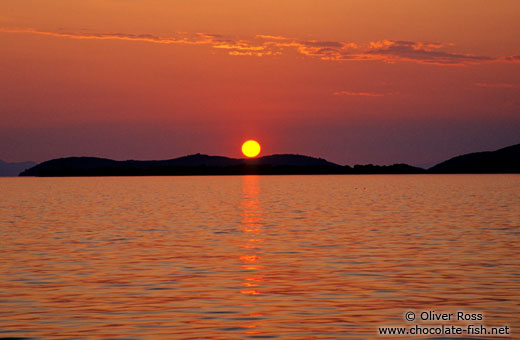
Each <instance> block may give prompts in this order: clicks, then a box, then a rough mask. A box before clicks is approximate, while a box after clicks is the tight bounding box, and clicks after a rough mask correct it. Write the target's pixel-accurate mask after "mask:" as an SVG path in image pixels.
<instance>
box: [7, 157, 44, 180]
mask: <svg viewBox="0 0 520 340" xmlns="http://www.w3.org/2000/svg"><path fill="white" fill-rule="evenodd" d="M35 165H36V163H35V162H18V163H8V162H4V161H2V160H0V177H5V176H18V175H19V174H20V172H22V171H24V170H25V169H29V168H32V167H33V166H35Z"/></svg>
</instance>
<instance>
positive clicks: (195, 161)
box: [20, 154, 344, 177]
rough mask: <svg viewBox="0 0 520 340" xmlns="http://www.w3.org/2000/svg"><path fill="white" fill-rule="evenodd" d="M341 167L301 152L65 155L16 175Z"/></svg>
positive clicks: (266, 171)
mask: <svg viewBox="0 0 520 340" xmlns="http://www.w3.org/2000/svg"><path fill="white" fill-rule="evenodd" d="M343 169H344V168H343V167H342V166H340V165H338V164H334V163H331V162H328V161H326V160H324V159H320V158H314V157H308V156H301V155H271V156H264V157H259V158H253V159H236V158H228V157H222V156H208V155H201V154H196V155H189V156H184V157H180V158H175V159H169V160H161V161H135V160H128V161H115V160H111V159H106V158H96V157H68V158H59V159H53V160H50V161H46V162H43V163H41V164H38V165H37V166H35V167H33V168H31V169H28V170H26V171H24V172H23V173H21V174H20V176H45V177H47V176H49V177H53V176H160V175H238V174H313V173H314V174H325V173H342V171H343Z"/></svg>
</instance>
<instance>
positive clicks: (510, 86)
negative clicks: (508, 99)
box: [475, 83, 518, 88]
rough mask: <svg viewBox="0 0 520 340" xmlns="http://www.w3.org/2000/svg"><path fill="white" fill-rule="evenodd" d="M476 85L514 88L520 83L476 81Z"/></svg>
mask: <svg viewBox="0 0 520 340" xmlns="http://www.w3.org/2000/svg"><path fill="white" fill-rule="evenodd" d="M475 86H478V87H491V88H513V87H518V85H515V84H507V83H475Z"/></svg>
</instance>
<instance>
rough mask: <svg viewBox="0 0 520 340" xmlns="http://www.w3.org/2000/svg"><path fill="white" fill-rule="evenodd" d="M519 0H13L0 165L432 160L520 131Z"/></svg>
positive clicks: (492, 144)
mask: <svg viewBox="0 0 520 340" xmlns="http://www.w3.org/2000/svg"><path fill="white" fill-rule="evenodd" d="M518 18H520V2H518V1H502V0H494V1H492V2H490V1H486V0H471V1H456V0H455V1H454V0H452V1H442V0H437V1H417V0H410V1H403V0H388V1H385V0H378V1H370V0H363V1H350V0H335V1H333V0H328V1H327V0H324V1H319V2H317V1H302V0H299V1H280V0H277V1H274V0H272V1H256V2H247V1H243V0H242V1H229V0H222V1H213V0H212V1H209V0H207V1H201V0H190V1H181V0H147V1H144V0H128V1H123V0H81V1H79V0H78V1H76V0H66V1H65V0H48V1H37V0H32V1H29V0H3V1H2V2H0V46H1V47H2V53H1V54H0V70H1V71H0V74H1V77H0V117H1V121H2V124H1V125H0V159H3V160H6V161H22V160H35V161H43V160H47V159H50V158H55V157H64V156H72V155H76V156H78V155H89V156H100V157H110V158H114V159H128V158H133V159H165V158H173V157H179V156H182V155H186V154H190V153H197V152H200V153H207V154H217V155H224V156H230V157H240V156H241V153H240V144H241V142H242V141H243V140H245V139H249V138H255V139H258V140H259V141H260V142H261V143H262V153H263V154H272V153H300V154H306V155H311V156H318V157H323V158H326V159H328V160H331V161H334V162H338V163H341V164H351V165H352V164H355V163H375V164H389V163H395V162H406V163H410V164H417V165H429V164H431V163H435V162H436V161H440V160H443V159H445V158H447V157H451V156H454V155H457V154H460V153H465V152H471V151H480V150H492V149H496V148H500V147H503V146H507V145H510V144H514V143H519V142H520V137H519V136H520V99H519V98H520V38H519V35H518V32H520V20H518Z"/></svg>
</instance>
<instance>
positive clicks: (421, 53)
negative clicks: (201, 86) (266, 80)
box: [0, 28, 520, 65]
mask: <svg viewBox="0 0 520 340" xmlns="http://www.w3.org/2000/svg"><path fill="white" fill-rule="evenodd" d="M0 32H4V33H24V34H36V35H44V36H52V37H61V38H69V39H91V40H122V41H135V42H145V43H155V44H177V45H207V46H209V47H211V48H215V49H221V50H226V51H227V53H228V54H230V55H236V56H258V57H261V56H269V55H280V54H284V53H286V52H287V51H290V50H293V51H296V52H297V53H299V54H301V55H303V56H307V57H311V58H317V59H321V60H327V61H339V62H347V61H356V60H357V61H380V62H386V63H397V62H412V63H419V64H430V65H468V64H479V63H486V62H520V56H507V57H497V58H494V57H488V56H478V55H472V54H469V53H455V52H450V51H448V49H450V48H453V45H452V44H444V43H437V42H418V41H401V40H379V41H372V42H367V43H357V42H342V41H319V40H301V39H293V38H289V37H283V36H275V35H261V34H260V35H256V36H255V37H252V38H249V39H232V38H229V37H224V36H222V35H219V34H210V33H195V34H188V33H176V34H174V35H171V36H168V37H162V36H158V35H152V34H129V33H84V32H67V31H64V30H58V31H41V30H36V29H30V28H25V29H10V28H0Z"/></svg>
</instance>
